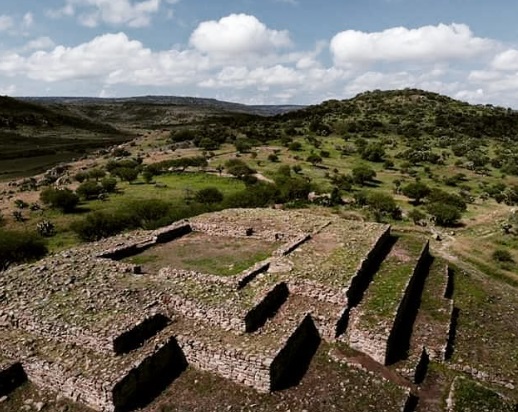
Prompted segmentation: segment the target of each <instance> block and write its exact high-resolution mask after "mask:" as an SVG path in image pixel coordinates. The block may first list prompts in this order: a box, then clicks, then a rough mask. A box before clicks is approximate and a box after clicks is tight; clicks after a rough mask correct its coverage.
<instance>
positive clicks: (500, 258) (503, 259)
mask: <svg viewBox="0 0 518 412" xmlns="http://www.w3.org/2000/svg"><path fill="white" fill-rule="evenodd" d="M491 258H492V259H493V260H494V261H495V262H499V263H512V262H514V259H513V256H512V255H511V253H510V252H509V251H508V250H505V249H496V250H495V251H494V252H493V254H492V255H491Z"/></svg>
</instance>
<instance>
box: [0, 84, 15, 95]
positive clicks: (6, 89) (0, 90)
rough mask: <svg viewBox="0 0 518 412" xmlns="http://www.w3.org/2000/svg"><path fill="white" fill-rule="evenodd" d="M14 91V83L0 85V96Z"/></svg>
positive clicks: (11, 93)
mask: <svg viewBox="0 0 518 412" xmlns="http://www.w3.org/2000/svg"><path fill="white" fill-rule="evenodd" d="M15 93H16V85H14V84H10V85H8V86H2V85H0V96H12V95H13V94H15Z"/></svg>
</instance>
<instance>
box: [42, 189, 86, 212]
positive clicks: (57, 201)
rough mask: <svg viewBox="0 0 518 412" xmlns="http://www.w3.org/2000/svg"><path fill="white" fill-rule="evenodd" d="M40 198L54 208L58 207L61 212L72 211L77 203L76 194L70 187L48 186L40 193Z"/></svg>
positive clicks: (77, 197)
mask: <svg viewBox="0 0 518 412" xmlns="http://www.w3.org/2000/svg"><path fill="white" fill-rule="evenodd" d="M40 200H41V201H42V202H43V203H45V204H47V205H49V206H50V207H52V208H54V209H59V210H61V211H62V212H63V213H70V212H73V211H74V209H75V207H76V206H77V204H78V203H79V196H77V195H76V194H75V193H74V192H72V191H71V190H70V189H54V188H48V189H45V190H43V191H42V192H41V193H40Z"/></svg>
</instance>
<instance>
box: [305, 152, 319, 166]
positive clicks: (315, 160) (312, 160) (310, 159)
mask: <svg viewBox="0 0 518 412" xmlns="http://www.w3.org/2000/svg"><path fill="white" fill-rule="evenodd" d="M306 161H307V162H309V163H311V164H312V165H313V166H316V165H317V164H318V163H322V157H320V156H319V155H317V154H316V153H311V154H310V155H309V156H308V157H307V159H306Z"/></svg>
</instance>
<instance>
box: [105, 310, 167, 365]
mask: <svg viewBox="0 0 518 412" xmlns="http://www.w3.org/2000/svg"><path fill="white" fill-rule="evenodd" d="M170 322H171V320H170V319H169V318H168V317H167V316H165V315H163V314H162V313H157V314H155V315H152V316H149V317H146V318H144V320H142V321H141V322H139V323H137V324H136V325H135V326H133V327H131V328H130V329H128V330H127V331H125V332H123V333H121V334H120V335H119V336H117V337H116V338H115V339H114V340H113V351H114V352H115V354H117V355H121V354H124V353H128V352H130V351H132V350H134V349H137V348H138V347H139V346H141V345H142V344H143V343H144V342H145V341H146V340H148V339H149V338H151V337H153V336H155V335H156V334H157V333H158V332H160V331H161V330H162V329H164V328H165V327H166V326H167V325H168V324H169V323H170Z"/></svg>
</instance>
